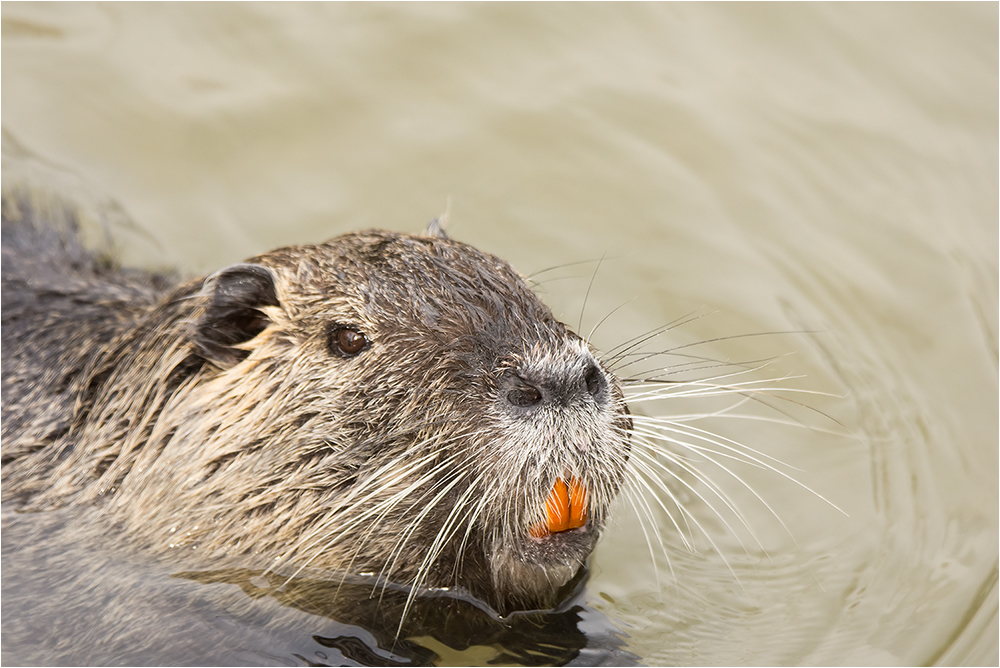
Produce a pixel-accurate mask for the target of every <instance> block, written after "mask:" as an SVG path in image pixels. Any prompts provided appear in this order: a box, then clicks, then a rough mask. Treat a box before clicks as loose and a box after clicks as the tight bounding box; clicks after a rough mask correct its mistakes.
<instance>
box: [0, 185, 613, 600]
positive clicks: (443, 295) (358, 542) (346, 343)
mask: <svg viewBox="0 0 1000 668" xmlns="http://www.w3.org/2000/svg"><path fill="white" fill-rule="evenodd" d="M9 210H10V211H9ZM11 211H16V215H15V214H12V213H11ZM37 218H38V216H37V215H36V214H34V213H33V212H32V210H31V209H30V207H28V206H26V205H23V204H22V205H21V206H20V208H18V207H14V206H9V204H8V203H5V205H4V220H3V267H2V268H3V498H4V500H10V499H16V500H17V501H18V502H19V503H21V504H24V506H25V507H26V508H35V509H41V508H48V507H54V506H60V505H65V504H96V505H98V506H100V507H101V509H102V513H101V517H102V518H104V520H105V521H107V522H108V524H109V527H111V526H114V527H115V528H116V531H118V532H119V533H120V535H121V536H122V537H123V541H124V542H126V543H128V544H130V545H133V546H141V548H142V549H145V550H148V551H151V552H153V553H155V554H158V555H166V557H167V558H171V559H177V560H178V561H185V562H187V561H191V562H197V561H199V560H202V561H212V563H220V562H226V563H229V562H233V563H238V564H240V565H242V566H246V567H260V568H265V569H267V570H273V571H279V572H283V573H285V572H287V573H305V572H309V573H317V572H318V573H324V574H337V573H371V574H375V575H378V576H380V577H382V578H385V579H386V580H390V581H393V582H396V583H400V584H404V585H408V586H412V587H414V589H415V590H419V589H423V588H434V587H462V588H464V589H466V590H468V591H469V592H471V593H472V594H473V595H475V596H476V597H479V598H480V599H482V600H484V601H486V602H487V603H489V604H490V605H492V606H494V607H495V608H497V609H498V610H501V611H505V610H511V609H516V608H537V607H548V606H551V605H553V604H554V603H555V602H556V601H557V599H558V594H559V591H560V589H561V588H562V587H563V586H564V585H565V584H566V583H568V582H569V581H570V580H571V579H572V578H573V576H574V575H575V574H577V572H578V571H579V570H580V568H581V566H582V565H583V563H584V561H585V560H586V558H587V556H588V554H589V553H590V551H591V550H592V549H593V547H594V544H595V542H596V540H597V538H598V536H599V534H600V532H601V529H602V528H603V527H604V525H605V523H606V520H607V517H608V512H609V507H610V505H611V503H612V501H613V499H614V498H615V496H616V495H617V493H618V491H619V489H620V487H621V485H622V482H623V477H624V468H625V464H626V461H627V458H628V453H629V432H630V429H631V421H630V417H629V412H628V410H627V408H626V405H625V402H624V399H623V395H622V391H621V387H620V383H619V381H618V380H617V379H616V378H615V376H614V375H613V374H612V373H611V372H610V371H609V370H608V369H606V368H605V367H604V366H603V365H602V364H601V362H600V361H599V359H598V357H597V355H596V354H595V353H594V351H593V350H591V348H590V346H589V345H588V344H587V343H586V342H585V341H584V340H582V339H581V338H580V337H579V336H577V335H576V334H574V333H573V332H572V331H570V330H569V329H568V328H567V327H566V326H565V325H564V324H562V323H561V322H559V321H557V320H556V318H555V317H554V316H553V314H552V312H551V311H550V310H549V309H548V308H547V307H546V306H545V305H544V304H542V302H541V301H540V300H539V299H538V298H537V297H536V296H535V294H534V293H533V292H532V291H531V290H530V288H529V287H528V286H527V285H526V284H525V282H524V280H523V279H522V278H521V277H520V276H519V275H518V274H517V273H516V272H515V271H514V270H513V269H512V268H511V267H510V266H509V265H508V264H507V263H506V262H504V261H502V260H500V259H498V258H496V257H494V256H492V255H489V254H487V253H483V252H481V251H478V250H476V249H475V248H472V247H471V246H468V245H466V244H462V243H459V242H457V241H454V240H451V239H449V238H447V237H446V236H445V235H444V234H443V233H440V232H438V231H437V228H431V229H430V231H429V233H427V234H426V235H406V234H397V233H393V232H385V231H378V230H371V231H365V232H357V233H352V234H345V235H343V236H340V237H337V238H335V239H332V240H330V241H328V242H326V243H322V244H317V245H302V246H292V247H287V248H281V249H278V250H275V251H272V252H269V253H265V254H263V255H259V256H257V257H254V258H251V259H249V260H247V261H246V262H245V263H240V264H237V265H234V266H231V267H228V268H225V269H223V270H221V271H218V272H216V273H215V274H212V275H211V276H209V277H207V278H204V279H195V280H186V281H182V280H179V279H176V278H173V277H170V276H165V275H153V274H149V273H145V272H140V271H137V270H124V269H122V268H120V267H117V266H115V265H113V264H112V263H109V261H108V260H107V258H104V257H101V256H98V255H95V254H91V253H88V252H86V251H84V250H83V249H82V247H81V246H80V244H79V242H78V241H77V240H76V237H75V236H74V235H73V234H72V232H67V231H63V232H62V233H56V232H53V231H52V229H49V227H47V226H46V223H45V222H43V221H40V220H37Z"/></svg>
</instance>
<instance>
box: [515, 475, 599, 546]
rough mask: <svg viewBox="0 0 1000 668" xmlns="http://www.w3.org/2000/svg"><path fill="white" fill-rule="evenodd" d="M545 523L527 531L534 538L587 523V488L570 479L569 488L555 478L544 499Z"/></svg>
mask: <svg viewBox="0 0 1000 668" xmlns="http://www.w3.org/2000/svg"><path fill="white" fill-rule="evenodd" d="M545 519H546V521H545V522H539V523H538V524H536V525H535V526H533V527H531V529H530V530H529V531H528V533H530V534H531V535H532V536H534V537H535V538H545V537H546V536H548V535H550V534H554V533H558V532H560V531H569V530H570V529H578V528H580V527H582V526H583V525H584V524H586V523H587V488H586V487H584V486H583V483H582V482H580V480H579V479H578V478H575V477H574V478H571V479H570V481H569V487H567V486H566V482H565V481H564V480H563V479H562V478H556V483H555V484H554V485H552V490H551V491H550V492H549V497H548V498H547V499H545Z"/></svg>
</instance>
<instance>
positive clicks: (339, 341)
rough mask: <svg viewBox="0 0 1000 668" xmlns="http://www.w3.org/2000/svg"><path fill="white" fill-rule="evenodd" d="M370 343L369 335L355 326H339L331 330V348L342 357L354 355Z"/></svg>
mask: <svg viewBox="0 0 1000 668" xmlns="http://www.w3.org/2000/svg"><path fill="white" fill-rule="evenodd" d="M367 345H368V337H366V336H365V335H364V334H362V333H361V332H359V331H358V330H356V329H354V328H353V327H345V326H342V325H341V326H337V327H334V329H333V331H332V332H330V350H332V351H333V353H334V354H336V355H340V356H341V357H354V356H355V355H357V354H358V353H360V352H361V351H362V350H364V349H365V346H367Z"/></svg>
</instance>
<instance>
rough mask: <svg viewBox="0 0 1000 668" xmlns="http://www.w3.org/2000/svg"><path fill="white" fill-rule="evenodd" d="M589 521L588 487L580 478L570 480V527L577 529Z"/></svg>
mask: <svg viewBox="0 0 1000 668" xmlns="http://www.w3.org/2000/svg"><path fill="white" fill-rule="evenodd" d="M586 523H587V488H586V487H584V486H583V483H582V482H580V480H579V479H578V478H575V477H574V478H573V479H572V480H570V481H569V527H568V528H570V529H577V528H579V527H582V526H583V525H584V524H586Z"/></svg>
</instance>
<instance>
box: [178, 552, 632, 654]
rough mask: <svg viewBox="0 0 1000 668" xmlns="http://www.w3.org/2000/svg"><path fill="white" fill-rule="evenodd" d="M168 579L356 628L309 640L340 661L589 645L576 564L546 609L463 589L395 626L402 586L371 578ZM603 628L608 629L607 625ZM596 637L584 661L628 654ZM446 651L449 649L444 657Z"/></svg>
mask: <svg viewBox="0 0 1000 668" xmlns="http://www.w3.org/2000/svg"><path fill="white" fill-rule="evenodd" d="M174 577H178V578H183V579H186V580H191V581H195V582H200V583H203V584H214V583H226V584H232V585H236V586H238V587H240V588H241V589H242V590H243V591H244V592H245V593H246V594H247V595H248V596H250V597H251V598H255V599H256V598H262V597H271V598H273V599H275V600H276V601H278V602H279V603H280V604H281V605H283V606H286V607H289V608H294V609H297V610H300V611H302V612H306V613H309V614H311V615H318V616H321V617H326V618H329V619H333V620H335V621H337V622H339V623H340V624H346V625H350V626H354V627H358V633H357V634H348V635H341V636H337V637H332V638H328V637H322V636H317V635H312V638H313V640H315V642H317V643H318V644H319V645H321V646H323V647H328V648H331V649H334V650H336V651H338V652H339V653H340V654H341V655H342V656H343V657H344V659H346V660H347V661H351V662H354V663H356V664H357V665H363V666H385V665H387V666H413V665H434V664H439V663H456V662H460V663H469V662H473V661H472V659H473V658H475V659H478V660H479V661H480V662H482V663H486V664H491V665H496V664H504V665H510V664H514V665H523V666H542V665H564V664H567V663H569V662H572V661H574V660H575V659H577V658H578V657H579V656H580V653H581V650H582V649H583V648H585V647H586V646H587V644H588V638H587V636H586V635H585V634H584V632H583V631H581V630H580V628H579V625H580V622H581V619H582V618H581V613H582V612H584V610H585V608H584V607H583V606H582V605H581V601H582V598H583V596H582V594H583V586H584V583H585V581H586V578H587V576H586V572H585V571H582V570H581V572H580V573H579V574H578V575H577V577H576V578H574V580H573V581H572V582H570V583H569V584H568V585H567V586H566V591H565V594H566V596H565V597H564V599H563V603H562V604H561V605H560V606H559V607H558V608H556V609H553V610H535V611H526V612H516V613H512V614H510V615H506V616H504V617H501V616H499V615H497V614H496V613H495V612H494V611H492V610H490V609H489V608H488V607H487V606H485V605H484V604H483V603H481V602H479V601H477V600H475V599H473V598H471V597H469V596H467V595H466V594H465V593H464V592H460V591H459V592H455V591H432V592H428V593H425V594H422V595H420V596H418V597H416V598H415V599H414V600H413V602H412V603H411V605H410V608H409V610H408V611H407V612H406V617H405V619H404V620H403V623H402V625H400V618H401V617H402V616H403V610H404V607H405V606H406V599H407V595H408V593H409V592H408V590H406V589H404V588H401V587H397V586H395V585H392V584H384V583H381V582H376V581H374V580H373V579H363V578H357V577H350V578H345V579H344V580H343V581H341V580H339V579H338V580H333V581H331V580H317V579H309V578H293V579H289V578H287V577H285V576H281V575H277V574H274V573H269V574H266V575H265V574H263V573H261V572H260V571H251V570H246V569H239V568H232V569H223V570H215V571H196V572H185V573H177V574H175V576H174ZM591 612H593V611H591ZM606 626H607V627H608V628H609V629H610V628H611V625H610V623H608V624H607V625H606ZM304 631H305V630H304ZM602 635H606V636H611V642H610V644H611V645H613V647H609V646H607V645H608V644H609V643H608V638H602V643H603V644H604V645H605V647H603V648H602V650H601V651H600V652H598V655H599V656H588V657H587V658H585V659H584V660H583V661H582V662H583V663H595V662H596V663H604V662H609V663H610V662H617V663H620V662H621V661H622V659H625V660H626V661H629V660H630V659H632V660H634V658H633V657H630V655H629V654H628V653H627V652H623V651H621V649H620V645H621V642H620V639H619V638H618V637H617V635H616V634H614V633H613V632H609V633H605V634H602ZM470 648H475V649H476V650H481V651H476V652H475V654H474V656H470V655H469V654H464V655H461V656H460V655H459V653H462V652H466V651H467V650H470ZM449 650H452V651H454V652H455V655H453V656H448V655H447V654H448V651H449ZM442 654H445V656H442ZM601 657H603V658H601ZM297 658H298V659H299V660H302V661H306V662H307V663H309V664H310V665H322V664H317V663H314V662H315V659H312V660H306V659H305V658H304V657H301V656H298V657H297ZM595 659H596V660H595ZM629 662H631V661H629ZM331 665H334V664H331Z"/></svg>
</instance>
